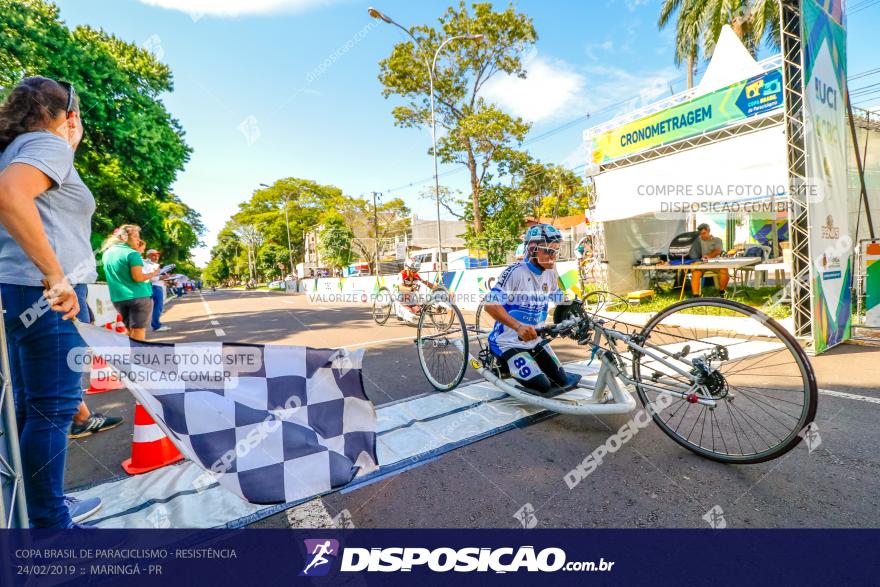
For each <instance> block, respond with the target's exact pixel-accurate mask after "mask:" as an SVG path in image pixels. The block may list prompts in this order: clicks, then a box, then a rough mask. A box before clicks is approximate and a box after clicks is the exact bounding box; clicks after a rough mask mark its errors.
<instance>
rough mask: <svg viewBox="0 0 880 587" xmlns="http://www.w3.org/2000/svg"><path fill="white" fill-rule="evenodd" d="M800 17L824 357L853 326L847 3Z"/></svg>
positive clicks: (827, 0)
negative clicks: (848, 167) (848, 158)
mask: <svg viewBox="0 0 880 587" xmlns="http://www.w3.org/2000/svg"><path fill="white" fill-rule="evenodd" d="M801 14H802V18H801V23H802V24H801V39H802V45H803V66H804V75H803V79H804V96H805V100H804V123H805V127H806V133H805V146H806V154H807V185H806V188H807V190H808V192H807V193H808V194H809V198H808V202H809V216H810V259H811V261H812V264H813V266H812V277H811V279H812V281H813V301H812V304H813V342H814V345H815V351H816V352H817V353H820V352H822V351H824V350H826V349H828V348H830V347H832V346H834V345H837V344H839V343H841V342H843V341H845V340H846V339H848V338H849V337H850V325H851V321H852V294H851V289H850V286H851V283H852V250H853V240H852V237H851V235H850V232H849V222H848V213H847V194H848V191H847V179H848V176H847V156H846V124H847V122H846V102H845V100H846V99H847V92H846V27H845V21H844V5H843V0H802V1H801Z"/></svg>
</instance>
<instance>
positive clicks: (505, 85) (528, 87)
mask: <svg viewBox="0 0 880 587" xmlns="http://www.w3.org/2000/svg"><path fill="white" fill-rule="evenodd" d="M523 66H524V67H525V69H526V71H527V72H528V76H527V77H526V79H521V78H518V77H515V76H509V75H503V76H498V77H496V78H494V79H492V80H490V81H489V82H488V83H487V84H486V85H485V86H484V88H483V95H484V97H485V98H486V99H487V100H488V101H490V102H494V103H496V104H498V105H499V106H501V107H502V108H503V109H505V110H507V111H508V112H510V113H511V114H513V115H515V116H521V117H523V118H524V119H526V120H528V121H530V122H540V121H543V120H548V119H553V118H556V117H558V116H560V115H562V114H565V113H566V112H568V111H569V110H570V109H571V107H572V106H573V105H574V103H575V102H576V101H577V99H578V97H579V96H580V95H581V94H582V93H583V91H584V86H585V80H584V77H583V76H582V75H581V74H579V73H578V72H576V71H575V70H574V69H573V68H572V67H570V66H569V65H567V64H566V63H564V62H562V61H554V60H550V59H547V58H545V57H541V56H539V55H538V54H537V52H532V53H530V54H529V55H528V56H526V58H525V59H524V61H523Z"/></svg>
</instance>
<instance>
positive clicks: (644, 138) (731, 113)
mask: <svg viewBox="0 0 880 587" xmlns="http://www.w3.org/2000/svg"><path fill="white" fill-rule="evenodd" d="M781 106H782V70H780V69H774V70H772V71H768V72H766V73H763V74H761V75H758V76H755V77H752V78H749V79H747V80H743V81H741V82H737V83H735V84H732V85H729V86H727V87H726V88H722V89H720V90H716V91H714V92H711V93H709V94H706V95H705V96H699V97H697V98H694V99H693V100H689V101H687V102H684V103H682V104H678V105H676V106H673V107H672V108H667V109H666V110H663V111H661V112H657V113H656V114H652V115H650V116H645V117H643V118H640V119H638V120H635V121H633V122H630V123H628V124H624V125H623V126H619V127H617V128H614V129H611V130H609V131H606V132H603V133H601V134H597V135H596V136H594V137H593V138H592V140H591V142H590V148H591V150H592V157H591V163H592V165H593V166H597V165H601V164H603V163H608V162H609V161H614V160H616V159H621V158H623V157H627V156H629V155H633V154H635V153H638V152H641V151H645V150H647V149H653V148H655V147H660V146H662V145H666V144H669V143H672V142H675V141H679V140H682V139H686V138H688V137H692V136H695V135H699V134H702V133H705V132H710V131H713V130H718V129H719V128H722V127H725V126H727V125H729V124H732V123H734V122H739V121H741V120H744V119H746V118H750V117H753V116H758V115H761V114H766V113H768V112H771V111H773V110H775V109H777V108H779V107H781Z"/></svg>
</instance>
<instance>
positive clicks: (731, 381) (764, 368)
mask: <svg viewBox="0 0 880 587" xmlns="http://www.w3.org/2000/svg"><path fill="white" fill-rule="evenodd" d="M590 296H592V297H597V296H598V297H602V296H612V297H617V298H618V299H621V298H619V296H614V294H607V292H593V293H592V294H590ZM588 297H589V296H588ZM623 302H624V303H625V300H623ZM432 303H433V304H435V305H440V306H441V308H440V309H442V310H444V311H445V312H446V313H447V314H449V315H450V316H451V319H450V320H449V321H447V322H445V323H441V324H440V325H437V324H434V323H433V322H432V321H431V320H429V319H425V318H426V317H425V316H423V317H422V319H420V321H419V328H418V335H417V338H416V340H415V342H416V345H417V351H418V357H419V364H420V365H421V368H422V371H423V372H424V374H425V376H426V378H427V379H428V381H429V383H430V384H431V385H432V386H433V387H434V388H435V389H437V390H438V391H449V390H452V389H454V388H455V387H457V386H458V385H459V383H461V381H462V379H463V378H464V375H465V372H466V371H467V368H468V366H469V365H470V366H471V367H472V368H473V369H474V370H475V371H476V372H477V373H478V374H479V375H480V376H482V377H483V379H485V380H486V381H488V382H490V383H492V384H493V385H494V386H495V387H497V388H498V389H500V390H501V391H504V392H505V393H507V394H508V395H510V396H512V397H514V398H516V399H517V400H519V401H521V402H523V403H526V404H530V405H533V406H537V407H540V408H544V409H546V410H550V411H554V412H558V413H562V414H574V415H611V414H627V413H629V412H632V411H634V410H635V409H636V402H635V399H634V398H633V396H632V392H634V393H635V395H637V396H638V397H639V400H640V401H641V403H642V405H644V406H645V408H646V410H647V411H648V412H649V413H650V415H651V418H652V419H653V421H654V422H655V423H656V424H657V425H658V426H659V427H660V428H661V430H663V432H664V433H665V434H666V435H668V436H669V437H671V438H672V439H673V440H674V441H675V442H677V443H678V444H680V445H681V446H683V447H685V448H687V449H688V450H690V451H692V452H694V453H696V454H699V455H701V456H703V457H706V458H709V459H712V460H715V461H719V462H725V463H738V464H751V463H761V462H764V461H767V460H770V459H773V458H777V457H779V456H781V455H783V454H785V453H786V452H788V451H789V450H791V449H792V448H794V447H795V446H796V445H797V444H798V442H800V440H801V437H802V436H803V435H804V431H805V429H806V428H807V427H808V426H809V425H810V424H811V423H812V422H813V419H814V418H815V415H816V406H817V395H818V391H817V384H816V377H815V374H814V372H813V369H812V366H811V365H810V361H809V359H808V357H807V355H806V353H805V352H804V350H803V349H802V348H801V347H800V345H799V344H798V343H797V341H796V340H795V338H794V337H793V336H792V335H791V334H790V333H788V332H787V331H786V330H785V329H784V328H783V327H782V326H781V325H780V324H779V323H777V322H776V321H775V320H773V319H772V318H769V317H768V316H766V315H765V314H763V313H761V312H760V311H758V310H756V309H755V308H752V307H749V306H746V305H744V304H740V303H738V302H734V301H730V300H725V299H720V298H718V299H713V298H695V299H690V300H685V301H682V302H678V303H676V304H673V305H671V306H669V307H667V308H666V309H664V310H662V311H660V312H659V313H657V314H655V315H654V316H653V317H650V318H649V319H648V320H647V321H646V323H645V324H644V325H638V324H628V323H626V322H623V321H621V320H620V319H619V317H620V314H618V315H617V316H611V315H610V314H611V313H609V312H607V311H605V308H606V305H605V302H602V303H598V304H595V306H593V305H592V304H585V303H583V302H582V301H580V300H575V301H574V302H573V303H570V304H564V305H560V306H557V308H556V309H555V311H554V323H553V324H548V325H546V326H542V327H539V328H537V329H536V330H537V332H538V334H539V336H541V337H542V338H546V339H550V338H567V339H571V340H573V341H575V342H576V343H577V344H578V345H581V346H585V347H587V348H588V349H590V354H591V358H590V365H589V366H588V368H587V370H588V371H590V370H591V372H589V373H587V375H586V376H585V377H584V378H583V379H581V381H580V382H579V383H578V384H577V386H576V387H574V388H569V389H561V388H560V389H556V390H553V391H552V392H551V393H549V394H546V395H538V394H536V393H534V392H532V391H529V390H527V389H526V388H524V387H522V386H520V385H519V384H518V383H517V382H516V380H515V379H512V378H510V374H509V373H508V372H507V367H506V365H503V364H502V363H501V361H500V360H499V359H498V357H496V356H495V355H494V354H492V352H491V351H490V350H489V348H488V343H487V339H488V336H489V331H487V330H484V329H482V328H480V324H479V320H480V316H481V314H482V308H479V309H478V316H477V320H476V324H475V325H474V326H472V327H468V326H467V325H466V324H465V321H464V317H463V315H462V313H461V310H460V309H459V308H458V307H456V306H455V305H454V304H453V303H452V302H451V301H450V300H445V301H444V300H435V301H433V302H432ZM438 311H439V309H438ZM483 319H484V320H485V318H483ZM474 342H476V343H477V345H478V346H477V349H478V350H477V353H476V356H474V355H473V354H471V352H470V350H471V348H472V343H474ZM594 359H596V360H598V363H599V365H598V368H593V367H592V363H593V360H594ZM590 368H592V369H590ZM582 370H583V369H582Z"/></svg>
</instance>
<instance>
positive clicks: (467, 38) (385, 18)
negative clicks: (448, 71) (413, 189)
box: [367, 6, 485, 273]
mask: <svg viewBox="0 0 880 587" xmlns="http://www.w3.org/2000/svg"><path fill="white" fill-rule="evenodd" d="M367 13H368V14H369V15H370V16H372V17H373V18H375V19H377V20H381V21H383V22H387V23H388V24H393V25H394V26H396V27H397V28H399V29H400V30H402V31H403V32H405V33H406V34H407V35H409V37H410V38H411V39H412V40H413V42H414V43H415V44H416V47H417V48H418V47H419V46H420V43H419V40H418V39H417V38H416V37H415V36H414V35H413V34H412V33H411V32H410V31H409V29H407V28H406V27H404V26H401V25H400V23H398V22H396V21H394V20H393V19H392V18H391V17H390V16H388V15H386V14H383V13H381V12H379V11H378V10H376V9H375V8H373V7H372V6H370V7H369V8H368V9H367ZM484 38H485V35H458V36H455V37H450V38H448V39H446V40H445V41H443V42H442V43H440V46H439V47H437V50H436V51H435V52H434V59H433V61H431V63H430V64H428V61H427V60H425V66H426V67H427V68H428V79H429V80H430V83H431V153H432V154H433V155H434V198H435V200H436V202H437V262H438V269H439V270H440V272H441V273H442V272H443V233H442V232H441V227H440V177H439V175H438V171H437V121H436V119H435V115H434V70H435V68H436V67H437V58H438V57H439V56H440V52H441V51H442V50H443V48H444V47H445V46H446V45H448V44H449V43H451V42H452V41H458V40H465V41H482V40H483V39H484Z"/></svg>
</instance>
